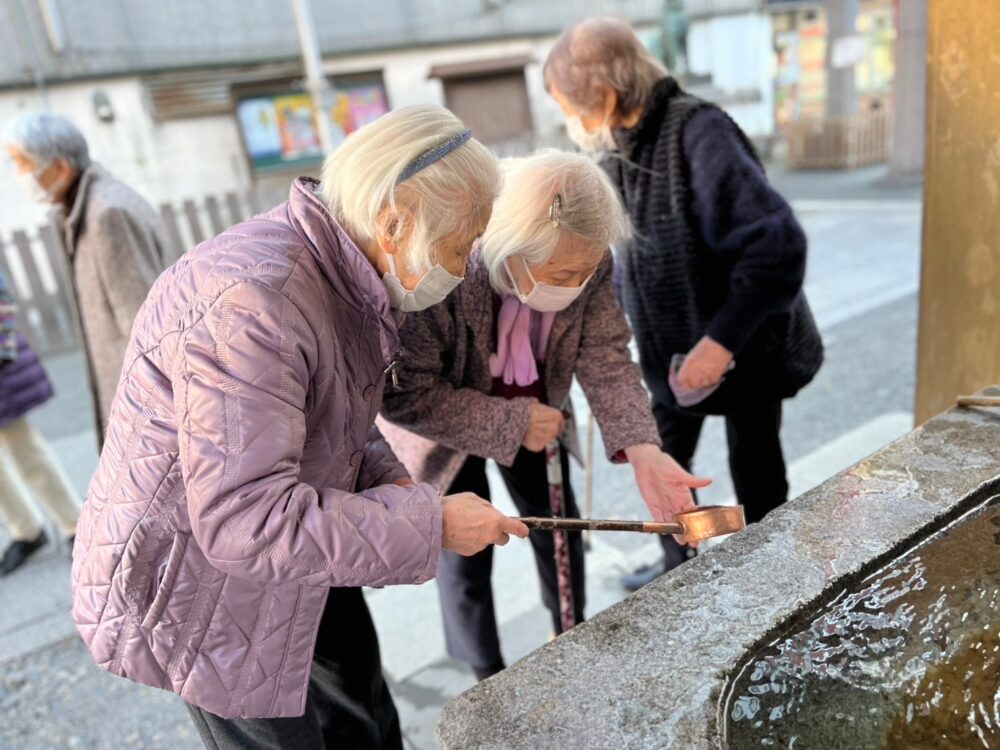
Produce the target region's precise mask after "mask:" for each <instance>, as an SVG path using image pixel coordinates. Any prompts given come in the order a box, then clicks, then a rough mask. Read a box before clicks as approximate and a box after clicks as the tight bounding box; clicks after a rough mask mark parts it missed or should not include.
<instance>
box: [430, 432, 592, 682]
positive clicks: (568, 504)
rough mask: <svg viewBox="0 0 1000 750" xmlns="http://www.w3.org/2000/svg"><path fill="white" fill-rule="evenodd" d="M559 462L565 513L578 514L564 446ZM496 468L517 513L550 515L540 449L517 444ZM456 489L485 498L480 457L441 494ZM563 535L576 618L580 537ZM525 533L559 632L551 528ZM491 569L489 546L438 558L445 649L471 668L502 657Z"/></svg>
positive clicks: (580, 601) (580, 595)
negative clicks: (510, 458)
mask: <svg viewBox="0 0 1000 750" xmlns="http://www.w3.org/2000/svg"><path fill="white" fill-rule="evenodd" d="M562 464H563V480H564V482H563V483H564V485H565V487H564V496H563V497H564V503H565V515H566V516H567V517H569V518H579V517H580V513H579V511H578V510H577V508H576V500H575V498H574V497H573V489H572V488H571V487H570V485H569V460H568V458H567V455H566V451H563V452H562ZM499 468H500V474H501V475H502V477H503V481H504V484H506V485H507V489H508V491H509V492H510V495H511V497H512V498H513V500H514V505H516V506H517V510H518V512H519V513H520V514H521V515H522V516H550V515H552V513H551V511H550V510H549V485H548V480H547V478H546V472H545V453H544V451H543V452H541V453H532V452H530V451H527V450H524V449H522V450H521V452H520V453H518V454H517V458H515V459H514V465H513V466H511V467H510V468H506V467H504V466H501V467H499ZM459 492H474V493H475V494H477V495H479V497H482V498H484V499H486V500H489V499H490V488H489V484H488V483H487V481H486V461H485V460H484V459H482V458H478V457H475V456H470V457H469V458H468V459H467V460H466V462H465V465H464V466H463V467H462V470H461V471H460V472H459V473H458V475H457V476H456V477H455V481H454V482H452V484H451V487H450V488H449V490H448V493H447V494H449V495H453V494H456V493H459ZM568 537H569V559H570V574H571V576H572V581H573V605H574V609H575V610H576V621H577V622H583V606H584V570H583V539H582V538H581V536H580V534H579V532H571V533H569V534H568ZM528 539H529V541H530V542H531V546H532V549H533V551H534V553H535V565H536V567H537V569H538V577H539V579H540V582H541V585H542V601H543V602H544V604H545V607H546V608H547V609H548V610H549V612H550V614H551V615H552V624H553V627H554V628H555V632H556V633H560V632H562V628H561V627H560V624H559V595H558V590H559V589H558V584H557V581H556V565H555V543H554V535H553V533H552V532H551V531H532V532H531V533H530V536H529V537H528ZM492 569H493V547H487V548H486V549H485V550H483V551H482V552H480V553H479V554H478V555H473V556H472V557H462V556H461V555H459V554H456V553H455V552H450V551H447V550H445V551H443V552H442V553H441V557H440V559H439V560H438V574H437V582H438V591H439V592H440V598H441V612H442V614H443V616H444V635H445V643H446V644H447V647H448V654H449V655H450V656H451V657H452V658H454V659H458V660H460V661H464V662H467V663H468V664H471V665H472V666H473V667H474V668H475V669H489V668H491V667H496V666H499V665H500V664H502V663H503V656H502V655H501V653H500V636H499V633H498V632H497V621H496V614H495V612H494V608H493V588H492V586H491V585H490V574H491V572H492Z"/></svg>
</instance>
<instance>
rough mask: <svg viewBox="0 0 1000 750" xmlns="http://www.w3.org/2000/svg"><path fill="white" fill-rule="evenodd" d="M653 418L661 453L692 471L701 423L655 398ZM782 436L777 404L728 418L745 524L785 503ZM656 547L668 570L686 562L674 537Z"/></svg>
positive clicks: (735, 485) (731, 463) (734, 474)
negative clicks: (745, 519) (661, 546)
mask: <svg viewBox="0 0 1000 750" xmlns="http://www.w3.org/2000/svg"><path fill="white" fill-rule="evenodd" d="M653 416H654V417H655V418H656V424H657V427H658V428H659V432H660V439H661V440H662V441H663V450H664V451H666V452H667V453H669V454H670V455H671V456H673V458H674V460H676V461H677V462H678V463H679V464H680V465H681V466H683V467H684V468H685V469H687V470H688V471H691V461H692V459H693V458H694V452H695V449H696V448H697V447H698V437H699V436H700V435H701V428H702V425H703V424H704V422H705V418H704V417H699V416H694V415H690V414H686V413H684V412H681V411H678V410H677V409H676V408H674V407H673V406H672V405H666V404H663V403H659V402H657V401H656V400H655V399H654V401H653ZM780 433H781V402H780V401H778V402H777V403H770V404H762V405H760V406H748V407H746V408H745V409H741V410H740V411H737V412H733V413H730V414H727V415H726V439H727V442H728V443H729V472H730V474H731V475H732V478H733V489H734V490H735V491H736V499H737V501H738V502H739V503H740V504H741V505H742V506H743V508H744V511H745V512H746V517H747V523H753V522H756V521H759V520H761V519H762V518H763V517H764V516H765V515H767V514H768V513H769V512H770V511H772V510H774V509H775V508H777V507H778V506H779V505H781V504H782V503H783V502H785V501H786V500H787V499H788V479H787V477H786V472H785V457H784V454H783V453H782V450H781V437H780ZM660 543H661V544H662V545H663V552H664V555H665V557H666V563H667V569H668V570H669V569H670V568H672V567H675V566H676V565H678V564H679V563H681V562H683V561H684V559H685V554H684V549H683V547H682V546H681V545H679V544H678V543H677V542H675V541H674V538H673V537H672V536H661V537H660Z"/></svg>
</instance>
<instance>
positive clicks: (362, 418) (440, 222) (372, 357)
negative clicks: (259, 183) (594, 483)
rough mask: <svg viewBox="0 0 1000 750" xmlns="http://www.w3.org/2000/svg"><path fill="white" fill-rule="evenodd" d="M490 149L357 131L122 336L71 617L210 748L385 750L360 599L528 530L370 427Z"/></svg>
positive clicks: (196, 261) (467, 241) (458, 138)
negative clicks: (435, 480) (430, 473)
mask: <svg viewBox="0 0 1000 750" xmlns="http://www.w3.org/2000/svg"><path fill="white" fill-rule="evenodd" d="M498 179H499V174H498V171H497V167H496V164H495V161H494V159H493V157H492V156H491V155H490V153H489V152H488V151H487V150H486V149H485V148H484V147H483V146H482V145H480V144H479V143H477V142H476V141H475V140H472V139H471V138H470V133H469V131H468V130H466V129H465V128H464V127H463V126H462V124H461V123H460V122H459V121H458V120H457V119H455V117H454V116H453V115H452V114H450V113H449V112H447V111H446V110H444V109H441V108H438V107H413V108H406V109H401V110H398V111H396V112H393V113H391V114H388V115H385V116H384V117H382V118H380V119H379V120H377V121H376V122H374V123H372V124H369V125H367V126H366V127H364V128H362V129H360V130H359V131H357V132H356V133H354V134H352V135H351V136H350V137H348V139H347V140H346V141H345V142H344V144H343V145H342V146H340V148H339V149H338V150H337V151H336V152H335V153H334V154H333V155H332V156H331V157H330V159H329V160H328V161H327V163H326V165H325V166H324V168H323V178H322V182H320V183H317V182H315V181H313V180H310V179H299V180H296V181H295V183H294V184H293V186H292V190H291V196H290V198H289V200H288V202H287V203H284V204H282V205H280V206H278V207H277V208H274V209H273V210H271V211H270V212H268V213H266V214H263V215H261V216H257V217H255V218H253V219H251V220H249V221H248V222H246V223H244V224H240V225H238V226H236V227H233V228H232V229H230V230H228V231H227V232H224V233H223V234H222V235H220V236H219V237H217V238H215V239H213V240H210V241H209V242H206V243H204V244H202V245H200V246H198V247H196V248H195V249H194V250H192V251H190V252H189V253H187V254H186V255H185V256H184V257H183V258H182V259H181V260H180V261H179V262H178V263H177V264H176V265H174V266H173V267H172V268H170V269H168V270H167V271H166V272H165V273H164V275H163V276H161V277H160V279H159V280H158V281H157V282H156V284H155V285H154V287H153V289H152V291H151V292H150V295H149V298H148V299H147V300H146V303H145V304H144V305H143V307H142V309H141V311H140V313H139V316H138V318H137V319H136V322H135V326H134V328H133V331H132V338H131V342H130V343H129V346H128V350H127V354H126V358H125V365H124V368H123V372H122V379H121V382H120V384H119V386H118V392H117V395H116V396H115V399H114V403H113V406H112V409H111V419H110V423H109V426H108V433H107V441H106V443H105V446H104V451H103V453H102V455H101V460H100V465H99V467H98V470H97V473H96V475H95V476H94V479H93V481H92V483H91V486H90V491H89V494H88V497H87V503H86V506H85V508H84V511H83V515H82V516H81V519H80V523H79V526H78V536H77V543H76V549H75V554H74V559H73V573H72V583H73V619H74V621H75V622H76V625H77V628H78V629H79V631H80V634H81V635H82V636H83V639H84V641H85V642H86V644H87V646H88V647H89V648H90V650H91V652H92V653H93V656H94V658H95V660H96V661H97V662H98V664H100V665H101V666H102V667H104V668H105V669H107V670H109V671H111V672H113V673H115V674H119V675H123V676H125V677H129V678H131V679H134V680H138V681H139V682H143V683H146V684H148V685H154V686H156V687H160V688H163V689H165V690H171V691H173V692H175V693H177V694H179V695H180V696H181V697H182V698H183V699H184V700H185V701H187V703H188V704H189V706H190V709H191V714H192V716H193V718H194V721H195V723H196V725H197V727H198V729H199V731H200V733H201V735H202V737H203V739H204V741H205V744H206V745H207V746H208V747H210V748H218V747H225V748H230V747H240V748H275V749H277V748H292V747H296V748H298V747H301V748H322V747H337V748H342V747H345V748H346V747H349V748H401V747H402V741H401V737H400V729H399V723H398V719H397V716H396V710H395V707H394V706H393V702H392V699H391V697H390V695H389V692H388V689H387V687H386V684H385V681H384V680H383V678H382V672H381V666H380V663H379V651H378V643H377V640H376V636H375V630H374V628H373V626H372V622H371V618H370V616H369V614H368V610H367V608H366V606H365V603H364V600H363V598H362V595H361V590H360V588H359V587H360V586H387V585H390V584H406V583H409V584H413V583H421V582H423V581H426V580H428V579H430V578H432V577H434V575H435V573H436V571H437V565H438V559H439V556H440V554H441V550H442V549H447V550H451V551H453V552H455V553H456V554H465V555H468V554H473V553H477V552H479V551H481V550H482V549H483V548H484V547H486V546H487V545H489V544H504V543H505V542H506V541H507V539H508V535H509V534H516V535H520V536H526V535H527V529H526V528H524V526H523V524H521V523H520V522H517V521H513V520H511V519H508V518H506V517H505V516H503V515H502V514H500V513H499V512H498V511H496V510H494V509H493V508H492V506H490V505H489V504H488V503H486V502H485V501H483V500H481V499H479V498H476V497H474V496H472V495H470V494H453V495H452V496H450V497H445V498H442V496H441V494H440V493H439V492H437V490H436V489H434V488H433V487H431V486H430V485H428V484H414V483H413V481H412V480H411V479H410V478H409V476H408V475H407V472H406V470H405V469H404V468H403V466H402V465H401V464H400V463H399V462H398V461H397V460H396V458H395V457H394V456H393V454H392V451H391V450H390V449H389V446H388V445H387V444H386V442H385V441H384V440H383V439H382V437H381V435H380V434H379V432H378V429H377V428H375V426H374V421H375V415H376V414H377V413H378V410H379V406H380V404H381V401H382V393H383V389H384V387H385V380H386V376H387V374H388V373H391V372H392V370H393V368H394V367H395V358H396V356H397V354H398V352H399V329H398V327H399V323H400V319H401V317H400V312H401V311H415V310H420V309H422V308H424V307H427V306H429V305H432V304H434V303H437V302H439V301H441V300H442V299H444V298H445V297H446V296H447V295H448V294H449V293H450V292H451V291H452V290H453V289H454V288H455V287H456V286H457V285H458V284H459V282H461V281H462V275H463V274H464V273H465V266H466V260H467V258H468V255H469V249H470V247H471V245H472V243H473V240H474V239H475V238H476V237H477V236H479V235H480V234H481V233H482V232H483V229H484V228H485V226H486V223H487V221H488V220H489V215H490V211H491V205H492V202H493V198H494V196H495V193H496V188H497V183H498Z"/></svg>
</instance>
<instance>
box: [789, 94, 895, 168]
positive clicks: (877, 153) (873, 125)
mask: <svg viewBox="0 0 1000 750" xmlns="http://www.w3.org/2000/svg"><path fill="white" fill-rule="evenodd" d="M891 135H892V115H891V113H890V112H889V111H888V110H887V109H885V108H883V109H880V110H876V111H872V112H864V113H860V114H857V115H850V116H848V117H817V118H808V119H802V120H798V121H796V122H793V123H791V124H790V125H789V126H788V127H787V129H786V133H785V136H786V139H787V143H788V162H787V164H788V169H853V168H855V167H863V166H867V165H869V164H877V163H879V162H883V161H886V160H887V159H888V158H889V144H890V138H891Z"/></svg>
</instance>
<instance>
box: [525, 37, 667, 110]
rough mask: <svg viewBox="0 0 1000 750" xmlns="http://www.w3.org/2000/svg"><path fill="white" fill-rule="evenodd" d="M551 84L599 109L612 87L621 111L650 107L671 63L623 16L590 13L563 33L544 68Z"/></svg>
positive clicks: (580, 102) (576, 100)
mask: <svg viewBox="0 0 1000 750" xmlns="http://www.w3.org/2000/svg"><path fill="white" fill-rule="evenodd" d="M542 75H543V77H544V80H545V88H546V89H547V90H548V91H550V92H551V90H552V86H553V85H554V86H555V87H556V88H558V89H559V91H560V92H561V93H562V94H563V95H564V96H566V98H567V99H569V101H570V102H572V103H573V104H575V105H576V106H578V107H581V108H584V109H587V110H594V109H596V108H598V107H600V106H601V104H603V102H604V96H605V92H606V91H607V90H608V89H609V88H610V89H611V90H613V91H614V92H615V94H617V96H618V113H619V114H621V115H628V114H631V113H633V112H635V111H636V110H642V109H645V107H646V103H647V102H648V101H649V96H650V94H651V93H652V91H653V86H654V85H655V84H656V82H657V81H658V80H660V79H661V78H664V77H666V76H667V75H668V73H667V68H666V66H665V65H664V64H663V63H662V62H661V61H660V60H658V59H657V58H656V56H655V55H653V53H652V52H650V51H649V50H648V49H647V48H646V46H645V45H644V44H643V43H642V41H641V40H640V39H639V37H638V36H636V33H635V31H634V30H633V29H632V27H631V26H629V24H628V23H627V22H625V21H622V20H621V19H618V18H588V19H586V20H584V21H581V22H580V23H578V24H577V25H576V26H573V27H571V28H569V29H567V30H566V31H565V32H563V34H562V36H560V37H559V39H558V40H557V41H556V43H555V45H554V46H553V47H552V50H551V51H550V52H549V56H548V58H547V59H546V60H545V67H544V68H543V69H542Z"/></svg>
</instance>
